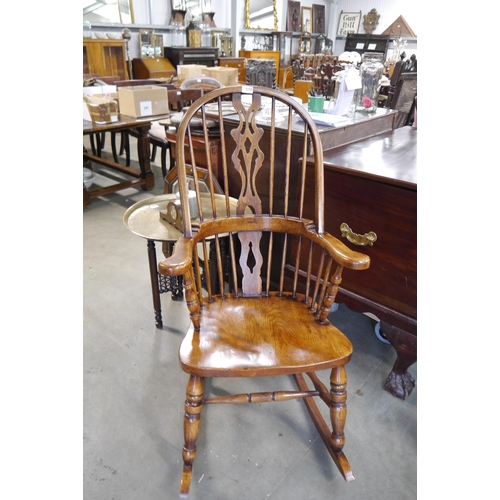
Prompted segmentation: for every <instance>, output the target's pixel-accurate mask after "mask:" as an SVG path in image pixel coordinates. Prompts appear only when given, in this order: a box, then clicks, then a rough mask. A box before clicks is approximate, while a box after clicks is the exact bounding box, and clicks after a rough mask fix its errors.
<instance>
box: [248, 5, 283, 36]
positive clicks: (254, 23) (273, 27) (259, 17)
mask: <svg viewBox="0 0 500 500" xmlns="http://www.w3.org/2000/svg"><path fill="white" fill-rule="evenodd" d="M245 29H253V30H270V31H277V30H278V11H277V10H276V0H245Z"/></svg>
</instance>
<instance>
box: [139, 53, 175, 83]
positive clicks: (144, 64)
mask: <svg viewBox="0 0 500 500" xmlns="http://www.w3.org/2000/svg"><path fill="white" fill-rule="evenodd" d="M132 69H133V72H134V78H136V79H139V80H145V79H148V78H169V77H171V76H175V75H176V74H177V71H176V69H175V68H174V66H173V65H172V64H171V62H170V61H169V60H168V59H165V58H164V57H162V58H160V59H153V58H151V59H132Z"/></svg>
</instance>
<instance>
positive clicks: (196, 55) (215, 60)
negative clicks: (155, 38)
mask: <svg viewBox="0 0 500 500" xmlns="http://www.w3.org/2000/svg"><path fill="white" fill-rule="evenodd" d="M163 53H164V55H165V57H166V58H167V59H168V60H169V61H170V62H171V63H172V64H173V65H174V66H175V68H177V66H179V65H180V64H202V65H204V66H209V67H212V66H217V65H218V64H219V49H218V48H217V47H164V48H163Z"/></svg>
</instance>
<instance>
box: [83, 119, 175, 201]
mask: <svg viewBox="0 0 500 500" xmlns="http://www.w3.org/2000/svg"><path fill="white" fill-rule="evenodd" d="M168 117H169V115H157V116H149V117H145V118H133V117H131V116H125V115H119V121H117V122H114V123H105V124H102V125H98V124H96V123H93V122H89V121H87V120H83V135H86V134H96V133H101V132H120V131H123V130H130V129H135V130H136V131H137V134H138V137H137V141H138V155H139V167H140V171H138V170H136V169H134V168H131V167H127V166H125V165H121V164H119V163H115V162H114V161H110V160H107V159H105V158H101V157H100V156H97V155H94V154H92V153H90V152H88V151H87V152H84V153H83V161H84V162H85V161H86V160H90V161H92V162H95V163H98V164H100V165H104V166H106V167H107V168H110V169H112V170H114V171H116V172H120V173H122V174H126V175H127V176H130V177H132V178H133V180H130V181H125V182H119V183H116V184H113V185H111V186H106V187H102V188H97V189H92V190H88V189H87V188H86V187H85V184H84V185H83V208H87V207H89V206H90V201H91V199H92V198H96V197H98V196H104V195H107V194H111V193H114V192H116V191H120V190H122V189H127V188H137V187H139V186H140V187H141V188H142V189H143V190H145V191H150V190H151V189H153V188H154V185H155V177H154V174H153V172H152V171H151V158H150V144H149V135H148V132H149V129H150V126H151V122H152V121H156V120H161V119H163V120H166V119H168Z"/></svg>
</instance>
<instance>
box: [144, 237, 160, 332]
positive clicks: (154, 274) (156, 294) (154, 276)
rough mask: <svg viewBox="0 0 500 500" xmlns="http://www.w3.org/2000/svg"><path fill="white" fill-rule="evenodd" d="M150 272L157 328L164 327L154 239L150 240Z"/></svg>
mask: <svg viewBox="0 0 500 500" xmlns="http://www.w3.org/2000/svg"><path fill="white" fill-rule="evenodd" d="M147 245H148V260H149V272H150V275H151V290H152V292H153V307H154V309H155V323H156V328H162V327H163V321H162V319H161V301H160V287H159V285H158V267H157V262H156V247H155V242H154V241H153V240H148V243H147Z"/></svg>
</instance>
